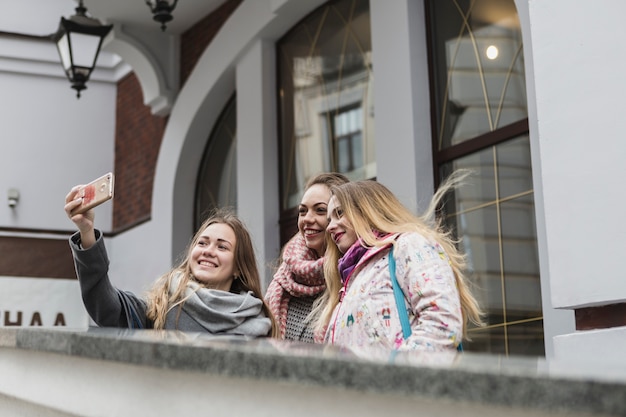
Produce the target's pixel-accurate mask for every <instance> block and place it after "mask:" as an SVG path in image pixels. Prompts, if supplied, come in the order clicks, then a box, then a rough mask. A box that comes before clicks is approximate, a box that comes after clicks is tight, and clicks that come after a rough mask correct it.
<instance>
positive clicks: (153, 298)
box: [65, 186, 277, 337]
mask: <svg viewBox="0 0 626 417" xmlns="http://www.w3.org/2000/svg"><path fill="white" fill-rule="evenodd" d="M80 189H81V187H80V186H76V187H74V188H72V190H71V191H70V192H69V194H68V195H67V196H66V198H65V212H66V213H67V215H68V217H69V218H70V219H71V220H72V221H73V222H74V224H75V225H76V227H77V228H78V232H77V233H76V234H74V235H73V236H72V237H71V238H70V247H71V249H72V254H73V256H74V263H75V266H76V272H77V275H78V280H79V282H80V288H81V293H82V297H83V302H84V304H85V307H86V309H87V312H88V313H89V315H90V316H91V318H92V319H93V320H94V321H95V323H96V324H97V325H98V326H103V327H124V328H149V329H176V330H182V331H189V332H205V333H210V334H215V335H240V336H250V337H259V336H275V335H276V331H277V329H276V326H275V324H274V318H273V316H272V314H271V312H270V310H269V308H268V307H267V305H266V304H265V302H264V300H263V296H262V292H261V281H260V276H259V272H258V269H257V266H256V258H255V255H254V249H253V246H252V241H251V239H250V235H249V233H248V231H247V229H246V227H245V226H244V225H243V223H242V222H241V220H239V219H238V218H237V216H235V215H234V214H232V213H230V212H227V211H216V212H215V213H213V215H212V216H210V217H209V218H208V219H207V220H206V221H205V222H204V223H203V224H202V225H201V226H200V228H199V229H198V231H197V232H196V234H195V236H194V237H193V240H192V242H191V244H190V246H189V248H188V250H187V255H186V257H185V259H184V260H183V261H182V262H181V263H180V264H178V265H177V266H176V267H174V268H173V269H171V270H170V271H168V272H166V273H165V274H163V275H162V276H161V277H160V278H159V279H158V280H157V281H156V282H155V284H154V285H153V287H152V289H151V290H149V292H148V293H147V294H146V296H145V297H144V298H140V297H138V296H136V295H135V294H133V293H131V292H128V291H121V290H119V289H117V288H115V287H114V286H113V285H112V284H111V282H110V280H109V276H108V267H109V259H108V256H107V252H106V248H105V246H104V241H103V238H102V233H101V232H100V231H99V230H97V229H96V228H95V226H94V211H93V209H90V210H87V211H85V212H84V213H81V214H77V213H76V209H77V208H78V207H80V206H81V204H82V198H81V197H80V194H79V193H80Z"/></svg>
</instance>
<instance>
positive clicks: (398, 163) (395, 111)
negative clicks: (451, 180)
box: [370, 0, 433, 209]
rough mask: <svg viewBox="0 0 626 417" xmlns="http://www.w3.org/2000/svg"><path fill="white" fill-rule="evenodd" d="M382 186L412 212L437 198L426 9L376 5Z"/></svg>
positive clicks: (417, 4)
mask: <svg viewBox="0 0 626 417" xmlns="http://www.w3.org/2000/svg"><path fill="white" fill-rule="evenodd" d="M370 9H371V25H372V60H373V66H374V80H375V81H374V100H375V103H376V104H375V109H374V111H375V134H376V161H377V173H378V175H377V177H378V181H380V182H381V183H383V184H384V185H386V186H388V187H389V188H390V189H391V190H392V191H393V192H394V193H395V194H396V195H397V196H398V197H399V198H400V200H401V201H402V202H403V203H405V204H407V205H408V206H409V207H412V208H415V207H416V203H417V204H418V206H419V209H424V208H425V206H426V205H427V203H428V201H429V200H430V197H431V196H432V193H433V163H432V140H431V135H432V134H431V128H430V94H429V84H428V60H427V51H426V30H425V18H424V5H423V2H421V1H411V0H394V1H388V0H372V1H370Z"/></svg>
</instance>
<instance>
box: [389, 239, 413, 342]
mask: <svg viewBox="0 0 626 417" xmlns="http://www.w3.org/2000/svg"><path fill="white" fill-rule="evenodd" d="M389 276H390V278H391V286H392V287H393V295H394V297H395V299H396V306H397V308H398V315H399V317H400V324H401V325H402V336H403V337H404V339H405V340H406V339H408V338H409V336H411V323H410V322H409V313H408V312H407V311H406V304H405V303H404V293H403V292H402V288H400V284H398V279H397V278H396V260H395V259H394V257H393V245H391V250H390V251H389Z"/></svg>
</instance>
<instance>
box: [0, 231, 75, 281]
mask: <svg viewBox="0 0 626 417" xmlns="http://www.w3.org/2000/svg"><path fill="white" fill-rule="evenodd" d="M0 254H2V255H1V256H0V275H6V276H15V277H33V278H71V279H76V273H75V272H74V261H73V260H72V252H71V251H70V245H69V243H68V241H67V240H65V239H63V240H55V239H34V238H22V237H1V236H0Z"/></svg>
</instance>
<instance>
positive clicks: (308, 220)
mask: <svg viewBox="0 0 626 417" xmlns="http://www.w3.org/2000/svg"><path fill="white" fill-rule="evenodd" d="M346 182H348V178H347V177H346V176H344V175H343V174H338V173H334V172H330V173H322V174H319V175H317V176H315V177H313V178H311V179H310V180H309V181H308V182H307V184H306V185H305V187H304V189H305V192H304V195H303V196H302V200H301V201H300V205H299V207H298V233H296V235H295V236H294V237H292V238H291V240H290V241H289V242H287V244H286V245H285V247H284V248H283V253H282V259H281V263H280V267H279V268H278V270H277V271H276V273H275V274H274V279H273V280H272V282H271V283H270V285H269V287H268V289H267V293H266V297H267V302H268V303H269V306H270V309H271V310H272V313H273V314H274V316H275V317H276V320H277V322H278V327H279V331H280V337H281V338H283V339H287V340H298V341H303V342H313V339H314V337H313V327H312V325H311V323H310V322H309V317H308V316H309V313H310V312H311V310H312V308H313V303H314V302H315V301H316V300H317V298H318V297H319V296H320V294H321V293H322V292H323V291H324V289H325V288H326V287H325V284H324V275H323V273H322V267H323V262H324V258H323V255H324V251H325V250H326V241H325V235H326V226H327V224H328V220H327V217H326V216H327V207H326V206H327V204H328V199H329V198H330V187H331V186H333V185H339V184H345V183H346Z"/></svg>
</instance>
